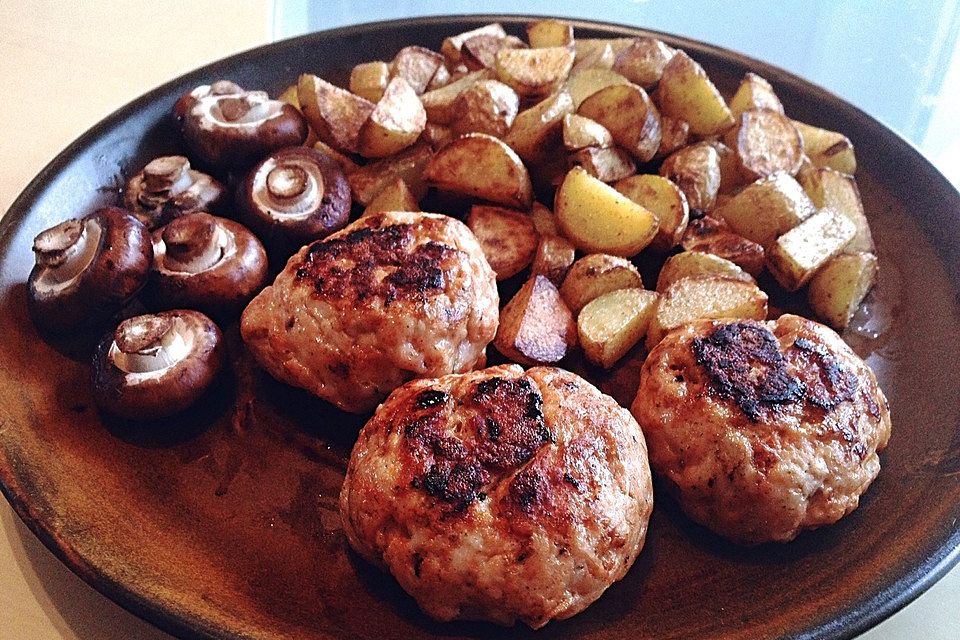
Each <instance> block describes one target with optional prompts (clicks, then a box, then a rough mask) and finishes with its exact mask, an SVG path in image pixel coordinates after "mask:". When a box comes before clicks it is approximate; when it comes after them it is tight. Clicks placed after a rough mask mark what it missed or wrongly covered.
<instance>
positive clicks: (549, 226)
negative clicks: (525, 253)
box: [530, 202, 560, 236]
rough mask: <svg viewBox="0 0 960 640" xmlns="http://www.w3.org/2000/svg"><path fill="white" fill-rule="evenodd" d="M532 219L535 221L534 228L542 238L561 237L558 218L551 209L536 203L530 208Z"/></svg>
mask: <svg viewBox="0 0 960 640" xmlns="http://www.w3.org/2000/svg"><path fill="white" fill-rule="evenodd" d="M530 219H531V220H533V226H534V228H536V230H537V233H538V234H539V235H540V236H559V235H560V225H559V224H557V216H555V215H553V211H550V209H549V208H547V207H546V206H544V205H542V204H540V203H539V202H534V203H533V207H531V208H530Z"/></svg>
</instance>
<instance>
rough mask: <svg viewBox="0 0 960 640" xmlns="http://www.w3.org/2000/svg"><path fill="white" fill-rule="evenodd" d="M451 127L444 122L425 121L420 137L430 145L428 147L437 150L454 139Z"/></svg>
mask: <svg viewBox="0 0 960 640" xmlns="http://www.w3.org/2000/svg"><path fill="white" fill-rule="evenodd" d="M454 137H455V136H454V135H453V129H451V128H450V127H448V126H447V125H444V124H436V123H435V122H430V121H429V120H428V121H427V125H426V126H425V127H424V128H423V133H421V134H420V139H421V140H423V141H424V142H426V143H427V144H428V145H430V148H431V149H433V150H434V151H439V150H440V149H443V148H444V147H445V146H447V145H448V144H450V143H451V142H453V139H454Z"/></svg>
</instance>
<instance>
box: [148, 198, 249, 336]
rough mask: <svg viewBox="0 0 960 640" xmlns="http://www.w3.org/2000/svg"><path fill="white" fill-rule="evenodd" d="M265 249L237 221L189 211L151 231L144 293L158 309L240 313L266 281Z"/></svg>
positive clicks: (218, 313)
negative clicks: (149, 269)
mask: <svg viewBox="0 0 960 640" xmlns="http://www.w3.org/2000/svg"><path fill="white" fill-rule="evenodd" d="M266 280H267V253H266V251H265V250H264V248H263V245H262V244H261V243H260V240H258V239H257V237H256V236H255V235H253V233H252V232H251V231H250V230H249V229H247V228H246V227H244V226H243V225H242V224H240V223H238V222H234V221H233V220H226V219H224V218H217V217H214V216H212V215H210V214H208V213H203V212H194V213H188V214H186V215H183V216H180V217H179V218H175V219H174V220H173V221H172V222H170V223H169V224H168V225H167V226H165V227H163V228H161V229H157V230H156V231H154V232H153V268H152V269H151V272H150V280H149V282H148V284H147V288H146V289H145V290H144V293H143V298H144V299H146V300H147V301H148V303H149V304H150V305H151V306H153V307H155V308H160V309H173V308H187V309H198V310H200V311H203V312H204V313H206V314H208V315H211V316H214V317H221V318H222V317H225V316H229V315H234V314H239V312H240V311H241V310H242V309H243V307H244V306H245V305H246V304H247V302H249V301H250V299H251V298H253V296H254V295H256V293H257V292H258V291H260V289H261V288H263V286H264V285H265V284H266Z"/></svg>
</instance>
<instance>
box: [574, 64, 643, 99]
mask: <svg viewBox="0 0 960 640" xmlns="http://www.w3.org/2000/svg"><path fill="white" fill-rule="evenodd" d="M629 83H630V81H629V80H627V79H626V78H624V77H623V76H622V75H620V74H619V73H617V72H615V71H611V70H610V69H602V68H598V69H584V70H582V71H577V72H576V73H572V72H571V74H570V77H569V78H567V81H566V82H564V83H563V88H562V91H565V92H567V93H569V94H570V97H571V98H573V106H574V108H575V109H579V108H580V105H581V104H583V101H584V100H586V99H587V98H589V97H590V96H592V95H593V94H595V93H596V92H597V91H600V90H602V89H606V88H607V87H612V86H614V85H619V84H629Z"/></svg>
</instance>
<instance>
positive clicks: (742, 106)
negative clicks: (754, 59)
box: [730, 71, 783, 120]
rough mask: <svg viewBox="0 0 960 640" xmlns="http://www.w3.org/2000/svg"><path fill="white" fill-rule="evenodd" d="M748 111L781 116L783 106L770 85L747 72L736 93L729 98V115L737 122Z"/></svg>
mask: <svg viewBox="0 0 960 640" xmlns="http://www.w3.org/2000/svg"><path fill="white" fill-rule="evenodd" d="M750 109H767V110H769V111H775V112H777V113H779V114H783V104H781V103H780V98H778V97H777V94H776V93H775V92H774V91H773V87H772V86H771V85H770V83H769V82H767V81H766V80H765V79H764V78H762V77H760V76H758V75H757V74H755V73H751V72H749V71H748V72H747V73H746V74H744V76H743V80H741V81H740V86H739V87H737V92H736V93H735V94H733V97H732V98H730V113H732V114H733V118H734V120H739V119H740V116H741V115H742V114H743V112H744V111H749V110H750Z"/></svg>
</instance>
